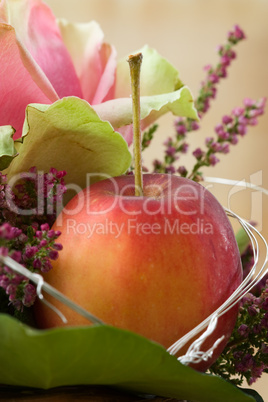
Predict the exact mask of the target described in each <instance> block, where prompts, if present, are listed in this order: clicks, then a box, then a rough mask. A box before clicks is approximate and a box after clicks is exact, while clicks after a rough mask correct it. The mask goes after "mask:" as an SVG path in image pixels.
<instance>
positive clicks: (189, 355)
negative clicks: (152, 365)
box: [167, 178, 268, 364]
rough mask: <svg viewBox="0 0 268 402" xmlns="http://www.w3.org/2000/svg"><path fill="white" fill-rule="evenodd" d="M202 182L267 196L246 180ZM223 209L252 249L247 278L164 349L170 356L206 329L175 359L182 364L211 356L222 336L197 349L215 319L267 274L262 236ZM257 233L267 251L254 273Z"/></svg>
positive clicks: (256, 262)
mask: <svg viewBox="0 0 268 402" xmlns="http://www.w3.org/2000/svg"><path fill="white" fill-rule="evenodd" d="M205 181H208V182H214V183H219V184H227V185H240V186H243V187H246V188H251V189H254V190H256V189H258V190H259V191H261V192H262V193H264V194H266V195H268V191H267V190H266V189H263V188H262V187H259V186H253V185H252V184H251V183H247V182H236V181H234V180H228V179H218V178H206V179H205ZM224 209H225V212H226V214H227V215H228V216H229V217H232V218H235V219H236V220H238V222H239V223H240V225H241V226H242V227H243V229H244V230H245V232H246V233H247V235H248V237H249V240H250V243H251V245H252V249H253V259H254V264H253V266H252V268H251V270H250V272H249V273H248V275H247V276H246V278H245V279H244V280H243V282H242V283H241V284H240V286H238V288H237V289H236V290H235V291H234V292H233V293H232V295H231V296H230V297H229V298H228V299H227V300H226V301H225V302H224V303H223V304H222V305H221V306H220V307H219V308H218V309H216V310H215V311H214V312H213V313H212V314H211V315H210V316H209V317H207V318H206V319H205V320H203V321H202V322H201V323H200V324H199V325H197V326H196V327H195V328H193V329H192V330H191V331H189V332H188V333H187V334H185V335H184V336H183V337H182V338H180V339H179V340H178V341H177V342H175V343H174V344H172V345H171V346H170V347H169V348H168V349H167V351H168V352H169V353H170V354H171V355H175V354H177V353H178V351H179V350H180V349H181V348H182V347H183V346H185V345H186V344H187V343H188V342H189V341H190V340H191V339H192V338H193V337H196V335H198V334H199V333H200V332H201V331H203V330H204V329H205V328H207V330H206V331H205V332H204V333H202V334H201V336H199V338H198V339H196V340H195V341H194V342H193V343H192V344H191V346H190V347H189V348H188V350H187V352H186V354H185V355H183V356H180V357H179V358H178V360H180V361H181V362H182V363H183V364H189V363H199V362H200V361H206V360H207V359H208V356H211V354H212V353H213V350H214V349H215V348H216V347H217V346H218V344H219V342H221V341H222V339H223V338H222V337H221V338H219V339H218V340H217V341H216V342H215V343H214V345H213V346H212V347H211V348H210V349H209V350H208V351H200V347H201V345H202V344H203V342H204V341H205V340H206V339H207V338H208V336H209V335H210V334H211V333H212V332H213V331H214V329H215V328H216V325H217V320H218V318H219V317H221V316H222V315H223V314H225V313H226V312H227V311H229V310H230V309H231V308H233V307H234V306H235V305H236V304H237V303H238V302H239V301H240V300H241V299H242V298H243V297H244V296H245V295H246V294H247V293H248V292H250V290H251V289H252V288H253V287H254V286H255V285H256V284H257V283H258V282H259V281H260V280H261V279H262V278H263V277H264V276H265V275H266V274H267V273H268V266H267V262H268V245H267V242H266V240H265V238H264V237H263V236H262V235H261V233H260V232H259V231H258V230H257V229H256V228H255V227H254V226H253V225H251V224H250V223H249V222H247V221H246V220H245V219H243V218H241V217H240V216H239V215H237V214H235V213H234V212H233V211H231V210H230V209H227V208H224ZM256 236H257V237H259V241H262V242H263V243H264V246H265V250H266V253H265V258H264V261H263V263H262V265H261V267H260V269H259V270H258V272H257V273H256V271H257V266H258V264H259V257H260V247H259V241H258V239H257V237H256Z"/></svg>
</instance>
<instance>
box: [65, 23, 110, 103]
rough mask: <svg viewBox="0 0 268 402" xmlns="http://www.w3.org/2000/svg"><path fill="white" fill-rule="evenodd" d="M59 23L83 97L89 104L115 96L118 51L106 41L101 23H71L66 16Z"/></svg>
mask: <svg viewBox="0 0 268 402" xmlns="http://www.w3.org/2000/svg"><path fill="white" fill-rule="evenodd" d="M58 24H59V27H60V30H61V35H62V38H63V41H64V43H65V45H66V47H67V49H68V51H69V53H70V55H71V56H72V60H73V63H74V66H75V69H76V73H77V75H78V77H79V79H80V83H81V88H82V92H83V98H84V99H86V100H87V101H88V102H89V103H90V104H96V103H101V102H103V101H105V100H108V99H112V98H113V96H114V86H115V70H116V52H115V49H114V48H113V47H111V46H110V45H108V44H104V43H103V37H104V35H103V32H102V30H101V28H100V26H99V25H98V24H97V23H96V22H95V21H92V22H90V23H78V24H72V23H70V22H68V21H66V20H64V19H60V20H59V21H58Z"/></svg>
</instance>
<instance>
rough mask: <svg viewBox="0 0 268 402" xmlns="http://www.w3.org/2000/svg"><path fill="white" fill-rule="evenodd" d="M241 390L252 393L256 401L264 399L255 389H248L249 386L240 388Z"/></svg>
mask: <svg viewBox="0 0 268 402" xmlns="http://www.w3.org/2000/svg"><path fill="white" fill-rule="evenodd" d="M240 389H241V390H242V391H243V392H245V393H246V394H248V395H252V396H254V398H255V400H256V402H264V400H263V399H262V397H261V396H260V395H259V394H258V392H257V391H255V390H254V389H250V388H240Z"/></svg>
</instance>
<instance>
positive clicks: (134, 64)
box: [128, 53, 143, 196]
mask: <svg viewBox="0 0 268 402" xmlns="http://www.w3.org/2000/svg"><path fill="white" fill-rule="evenodd" d="M128 63H129V68H130V79H131V93H132V112H133V147H134V166H135V195H136V196H142V195H143V183H142V156H141V127H140V71H141V63H142V54H141V53H137V54H135V55H131V56H129V58H128Z"/></svg>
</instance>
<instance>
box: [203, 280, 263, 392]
mask: <svg viewBox="0 0 268 402" xmlns="http://www.w3.org/2000/svg"><path fill="white" fill-rule="evenodd" d="M209 370H210V372H211V373H213V374H217V375H220V376H221V377H223V378H225V379H226V380H229V381H231V382H233V383H234V384H236V385H241V384H242V382H243V380H246V381H247V383H248V384H249V385H251V384H253V383H254V382H255V381H256V380H257V379H258V378H260V377H261V375H262V373H264V372H265V373H267V372H268V281H266V283H265V286H264V288H263V289H262V291H261V294H260V295H254V294H253V293H248V294H247V295H245V296H244V298H243V299H242V301H241V304H240V308H239V316H238V319H237V322H236V326H235V329H234V331H233V333H232V336H231V338H230V339H229V342H228V344H227V345H226V347H225V349H224V351H223V353H222V354H221V356H220V357H219V358H218V360H217V361H216V362H215V363H214V364H213V365H212V366H211V367H210V369H209Z"/></svg>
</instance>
